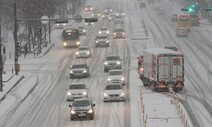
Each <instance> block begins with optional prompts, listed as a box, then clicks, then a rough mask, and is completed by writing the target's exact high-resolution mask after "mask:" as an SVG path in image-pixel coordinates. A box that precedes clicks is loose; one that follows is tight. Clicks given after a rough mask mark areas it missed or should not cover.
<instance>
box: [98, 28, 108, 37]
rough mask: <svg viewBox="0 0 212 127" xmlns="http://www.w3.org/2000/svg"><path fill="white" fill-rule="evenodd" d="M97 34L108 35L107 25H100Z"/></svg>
mask: <svg viewBox="0 0 212 127" xmlns="http://www.w3.org/2000/svg"><path fill="white" fill-rule="evenodd" d="M98 34H100V35H104V34H105V35H107V36H109V35H110V31H109V30H108V29H107V27H101V28H100V29H99V31H98Z"/></svg>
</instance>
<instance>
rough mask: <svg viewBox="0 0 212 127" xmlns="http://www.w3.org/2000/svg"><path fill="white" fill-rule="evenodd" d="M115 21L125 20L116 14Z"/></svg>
mask: <svg viewBox="0 0 212 127" xmlns="http://www.w3.org/2000/svg"><path fill="white" fill-rule="evenodd" d="M115 22H124V18H123V16H121V15H116V16H115V18H114V23H115Z"/></svg>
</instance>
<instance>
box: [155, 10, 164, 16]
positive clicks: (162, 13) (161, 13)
mask: <svg viewBox="0 0 212 127" xmlns="http://www.w3.org/2000/svg"><path fill="white" fill-rule="evenodd" d="M164 14H165V10H162V9H158V10H157V15H164Z"/></svg>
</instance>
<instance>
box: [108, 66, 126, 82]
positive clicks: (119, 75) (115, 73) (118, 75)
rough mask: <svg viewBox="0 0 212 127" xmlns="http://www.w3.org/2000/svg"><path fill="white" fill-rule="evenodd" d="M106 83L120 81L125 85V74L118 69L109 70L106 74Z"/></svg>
mask: <svg viewBox="0 0 212 127" xmlns="http://www.w3.org/2000/svg"><path fill="white" fill-rule="evenodd" d="M107 83H108V84H110V83H120V84H122V85H125V76H124V74H123V72H122V70H120V69H116V70H110V71H109V73H108V75H107Z"/></svg>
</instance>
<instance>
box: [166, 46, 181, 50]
mask: <svg viewBox="0 0 212 127" xmlns="http://www.w3.org/2000/svg"><path fill="white" fill-rule="evenodd" d="M164 48H165V49H170V50H172V51H178V48H177V47H175V46H165V47H164Z"/></svg>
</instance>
